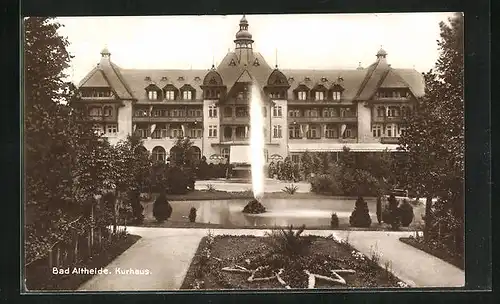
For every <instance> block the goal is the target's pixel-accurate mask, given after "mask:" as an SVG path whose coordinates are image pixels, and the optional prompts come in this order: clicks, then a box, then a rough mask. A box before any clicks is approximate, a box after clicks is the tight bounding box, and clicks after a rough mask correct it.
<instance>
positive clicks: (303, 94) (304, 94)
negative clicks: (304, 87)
mask: <svg viewBox="0 0 500 304" xmlns="http://www.w3.org/2000/svg"><path fill="white" fill-rule="evenodd" d="M297 97H298V99H299V100H306V99H307V92H306V91H300V92H299V93H298V94H297Z"/></svg>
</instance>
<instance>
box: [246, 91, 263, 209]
mask: <svg viewBox="0 0 500 304" xmlns="http://www.w3.org/2000/svg"><path fill="white" fill-rule="evenodd" d="M250 125H251V132H250V148H251V149H250V150H251V152H252V157H251V159H252V164H251V165H252V167H251V169H252V172H251V173H252V191H253V196H254V199H253V200H251V201H250V202H249V203H248V204H247V205H246V206H245V208H243V212H244V213H253V214H256V213H263V212H266V208H265V207H264V206H263V205H262V204H261V201H262V198H263V197H264V165H265V160H264V133H263V132H262V130H263V129H264V116H263V114H262V99H261V97H260V92H259V90H258V88H257V86H254V85H252V91H251V99H250Z"/></svg>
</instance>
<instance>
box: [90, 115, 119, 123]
mask: <svg viewBox="0 0 500 304" xmlns="http://www.w3.org/2000/svg"><path fill="white" fill-rule="evenodd" d="M89 119H90V120H93V121H98V122H114V123H117V122H118V117H117V116H89Z"/></svg>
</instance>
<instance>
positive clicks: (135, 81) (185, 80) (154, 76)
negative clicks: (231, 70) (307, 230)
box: [121, 69, 208, 100]
mask: <svg viewBox="0 0 500 304" xmlns="http://www.w3.org/2000/svg"><path fill="white" fill-rule="evenodd" d="M207 73H208V70H138V69H122V70H121V74H122V75H123V77H124V78H125V80H126V81H127V83H128V84H129V86H130V88H131V90H132V95H133V96H134V98H135V99H138V100H141V99H146V91H145V88H146V87H147V86H148V85H149V84H151V83H153V84H155V85H156V86H158V87H159V88H160V89H163V87H165V86H166V85H167V84H171V85H173V86H175V87H176V88H177V89H180V88H181V87H182V86H184V85H186V84H188V85H191V86H192V87H193V88H195V89H196V96H202V95H201V94H202V90H201V88H200V85H202V84H203V79H204V77H205V75H206V74H207ZM147 77H149V78H147ZM163 77H166V80H165V78H163ZM197 77H198V78H197ZM195 78H196V79H195Z"/></svg>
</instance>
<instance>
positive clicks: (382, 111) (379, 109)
mask: <svg viewBox="0 0 500 304" xmlns="http://www.w3.org/2000/svg"><path fill="white" fill-rule="evenodd" d="M377 116H378V117H384V116H385V107H377Z"/></svg>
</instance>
